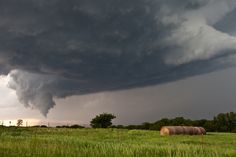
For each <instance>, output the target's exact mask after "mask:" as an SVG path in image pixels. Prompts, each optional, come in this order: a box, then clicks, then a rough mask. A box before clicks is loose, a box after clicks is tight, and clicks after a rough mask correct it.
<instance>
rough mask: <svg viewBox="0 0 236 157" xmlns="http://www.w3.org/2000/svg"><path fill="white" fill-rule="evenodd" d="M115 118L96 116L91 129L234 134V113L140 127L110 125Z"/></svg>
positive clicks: (106, 114) (235, 127) (235, 126)
mask: <svg viewBox="0 0 236 157" xmlns="http://www.w3.org/2000/svg"><path fill="white" fill-rule="evenodd" d="M114 118H116V117H115V116H114V115H113V114H109V113H103V114H100V115H97V116H96V117H95V118H94V119H92V121H91V126H92V127H93V128H119V129H142V130H160V129H161V127H162V126H201V127H204V128H205V129H206V131H208V132H235V133H236V113H234V112H228V113H220V114H218V115H216V116H214V117H213V119H212V120H207V119H201V120H191V119H185V118H184V117H176V118H172V119H169V118H163V119H161V120H158V121H156V122H153V123H150V122H145V123H142V124H140V125H127V126H124V125H112V119H114Z"/></svg>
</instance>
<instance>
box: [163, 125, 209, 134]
mask: <svg viewBox="0 0 236 157" xmlns="http://www.w3.org/2000/svg"><path fill="white" fill-rule="evenodd" d="M160 134H161V135H162V136H163V135H205V134H206V130H205V129H204V128H203V127H192V126H163V127H162V128H161V131H160Z"/></svg>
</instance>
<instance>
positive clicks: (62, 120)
mask: <svg viewBox="0 0 236 157" xmlns="http://www.w3.org/2000/svg"><path fill="white" fill-rule="evenodd" d="M235 80H236V69H235V68H230V69H226V70H222V71H218V72H213V73H210V74H205V75H201V76H195V77H191V78H187V79H184V80H180V81H176V82H172V83H167V84H163V85H156V86H150V87H145V88H138V89H130V90H122V91H116V92H102V93H97V94H89V95H83V96H72V97H68V98H66V99H58V100H56V103H57V105H56V106H55V107H54V108H53V109H52V110H50V112H49V114H48V117H47V118H44V117H43V116H42V115H41V114H40V113H39V112H38V111H37V110H31V109H26V108H24V107H23V105H22V104H20V103H18V100H17V98H16V95H15V94H14V91H8V90H9V89H7V88H6V87H4V86H2V85H1V89H2V91H4V93H5V95H4V97H5V98H6V99H2V101H1V105H0V106H1V110H0V119H2V120H8V119H13V120H14V119H18V118H23V119H25V120H27V119H28V121H33V122H34V121H35V122H36V123H39V124H47V122H50V123H51V124H54V125H56V124H73V123H80V124H88V123H89V121H90V120H91V118H93V117H94V116H95V115H96V114H99V113H102V112H111V113H114V114H115V115H117V119H116V120H115V121H114V122H115V123H116V124H139V123H142V122H145V121H156V120H158V119H160V118H164V117H168V118H171V117H176V116H184V117H186V118H193V119H201V118H208V119H209V118H210V119H211V118H212V117H213V116H214V115H216V114H218V113H220V112H229V111H235V110H236V105H235V102H236V97H235V95H234V93H236V84H235V83H234V82H235ZM6 93H8V94H6ZM33 122H32V123H33ZM6 123H7V121H6ZM34 124H35V123H34Z"/></svg>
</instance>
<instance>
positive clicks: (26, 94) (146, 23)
mask: <svg viewBox="0 0 236 157" xmlns="http://www.w3.org/2000/svg"><path fill="white" fill-rule="evenodd" d="M235 7H236V2H235V1H233V0H135V1H134V0H128V1H125V0H100V1H97V0H71V1H65V0H50V1H48V0H40V1H38V0H21V1H19V0H9V1H4V0H0V19H1V20H0V43H1V45H0V58H1V59H0V65H1V67H0V70H1V73H2V74H8V73H9V78H10V81H9V86H10V88H12V89H15V90H16V92H17V95H18V97H19V100H20V101H21V102H22V103H24V104H25V105H26V106H33V107H35V108H38V109H40V110H41V112H42V113H43V114H47V112H48V110H49V109H50V108H51V107H53V106H54V105H55V103H54V101H53V97H59V98H61V97H65V96H69V95H77V94H86V93H92V92H99V91H107V90H118V89H127V88H134V87H141V86H147V85H153V84H158V83H163V82H169V81H173V80H178V79H182V78H185V77H188V76H192V75H197V74H202V73H207V72H210V71H213V70H216V69H221V68H225V67H229V66H233V65H234V64H235V63H234V58H235V56H234V53H235V50H236V46H235V44H236V38H235V37H234V36H231V35H230V33H229V34H226V33H224V32H227V31H226V30H225V31H224V29H220V28H222V27H224V26H221V25H220V23H221V22H223V20H224V18H225V17H226V16H230V15H229V14H230V13H232V14H233V13H234V12H235ZM232 16H233V15H232ZM229 19H232V18H229ZM231 23H234V22H231ZM215 28H217V29H215ZM221 31H224V32H221Z"/></svg>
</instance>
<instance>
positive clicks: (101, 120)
mask: <svg viewBox="0 0 236 157" xmlns="http://www.w3.org/2000/svg"><path fill="white" fill-rule="evenodd" d="M114 118H116V116H114V115H113V114H110V113H103V114H100V115H97V116H96V117H95V118H93V119H92V120H91V122H90V125H91V126H92V127H93V128H108V127H109V126H111V125H112V119H114Z"/></svg>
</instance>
